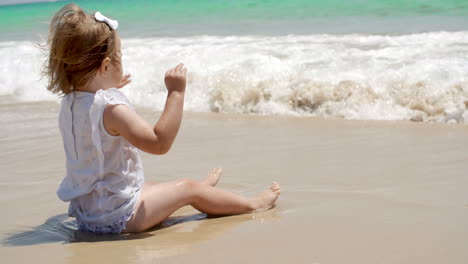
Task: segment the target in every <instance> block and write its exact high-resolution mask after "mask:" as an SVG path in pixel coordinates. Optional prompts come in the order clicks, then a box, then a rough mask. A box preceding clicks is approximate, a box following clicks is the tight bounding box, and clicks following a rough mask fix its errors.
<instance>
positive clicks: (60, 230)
mask: <svg viewBox="0 0 468 264" xmlns="http://www.w3.org/2000/svg"><path fill="white" fill-rule="evenodd" d="M206 218H207V215H206V214H203V213H199V214H192V215H187V216H174V217H169V218H167V219H166V220H164V221H163V222H161V223H160V224H158V225H156V226H155V227H153V228H151V229H150V230H148V231H147V232H143V233H138V234H123V235H100V234H94V233H91V232H84V231H80V230H78V227H77V224H76V221H75V220H74V219H72V218H69V217H68V216H67V214H60V215H56V216H52V217H50V218H49V219H47V220H46V221H45V223H44V224H42V225H39V226H37V227H33V228H32V229H31V230H26V231H22V232H18V233H13V234H8V236H7V237H6V238H5V239H4V240H3V241H2V245H3V246H6V247H15V246H32V245H39V244H48V243H60V242H61V243H64V244H65V243H79V242H100V241H117V240H133V239H142V238H146V237H151V236H153V235H154V234H153V233H152V232H151V231H157V230H160V229H164V228H168V227H171V226H173V225H177V224H181V223H185V222H191V221H199V220H202V219H206Z"/></svg>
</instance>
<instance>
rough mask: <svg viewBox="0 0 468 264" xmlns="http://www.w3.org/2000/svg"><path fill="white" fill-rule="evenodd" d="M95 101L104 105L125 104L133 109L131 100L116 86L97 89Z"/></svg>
mask: <svg viewBox="0 0 468 264" xmlns="http://www.w3.org/2000/svg"><path fill="white" fill-rule="evenodd" d="M94 102H95V103H97V104H102V105H107V104H112V105H117V104H124V105H128V106H129V107H130V108H132V109H133V105H132V104H131V103H130V100H128V98H127V96H126V95H125V94H124V93H122V92H121V91H119V90H118V89H116V88H111V89H107V90H99V91H97V92H96V95H95V98H94Z"/></svg>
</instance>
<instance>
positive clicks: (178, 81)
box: [103, 64, 186, 154]
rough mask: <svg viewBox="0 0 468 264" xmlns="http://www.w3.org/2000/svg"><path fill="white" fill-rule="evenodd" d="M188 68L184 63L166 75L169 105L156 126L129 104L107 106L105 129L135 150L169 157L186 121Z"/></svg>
mask: <svg viewBox="0 0 468 264" xmlns="http://www.w3.org/2000/svg"><path fill="white" fill-rule="evenodd" d="M185 76H186V69H185V68H183V64H179V65H177V66H176V67H175V68H173V69H171V70H169V71H167V72H166V76H165V78H164V82H165V84H166V88H167V91H168V95H167V99H166V105H165V107H164V111H163V112H162V114H161V117H160V118H159V120H158V122H157V123H156V125H155V126H154V127H151V125H150V124H149V123H148V122H146V121H145V120H144V119H143V118H141V117H140V116H139V115H138V114H137V113H135V112H134V111H133V110H131V109H130V108H129V107H128V106H126V105H107V106H106V109H105V110H104V121H103V122H104V127H105V129H106V130H107V131H108V132H109V133H110V134H111V135H116V136H117V135H121V136H123V137H124V138H125V139H126V140H128V142H130V143H131V144H132V145H134V146H135V147H137V148H139V149H141V150H143V151H145V152H148V153H152V154H165V153H167V152H168V151H169V149H170V148H171V146H172V143H173V142H174V140H175V137H176V136H177V133H178V131H179V128H180V123H181V122H182V112H183V107H184V94H185V86H186V77H185Z"/></svg>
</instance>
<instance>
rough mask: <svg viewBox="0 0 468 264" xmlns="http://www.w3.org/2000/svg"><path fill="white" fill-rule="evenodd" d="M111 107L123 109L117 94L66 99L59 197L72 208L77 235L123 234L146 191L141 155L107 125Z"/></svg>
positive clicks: (76, 95)
mask: <svg viewBox="0 0 468 264" xmlns="http://www.w3.org/2000/svg"><path fill="white" fill-rule="evenodd" d="M107 104H125V105H128V106H130V107H131V108H132V109H133V106H132V105H131V104H130V102H129V101H128V99H127V98H126V96H125V95H124V94H123V93H121V92H120V91H119V90H117V89H114V88H112V89H108V90H99V91H98V92H96V93H95V94H94V93H87V92H79V91H75V92H72V93H70V94H68V95H66V96H65V97H64V98H63V99H62V108H61V111H60V115H59V127H60V132H61V133H62V138H63V145H64V149H65V155H66V160H67V162H66V167H67V174H66V176H65V178H64V179H63V181H62V183H61V184H60V187H59V189H58V191H57V195H58V196H59V198H60V199H61V200H63V201H65V202H68V201H69V202H70V206H69V210H68V214H69V215H70V216H72V217H75V218H76V220H77V222H78V226H79V229H81V230H86V231H91V232H95V233H120V232H121V231H122V230H123V229H125V224H126V222H127V221H128V219H130V217H131V215H132V213H133V210H134V207H135V204H136V201H137V200H138V196H139V194H140V190H141V188H142V185H143V181H144V176H143V166H142V163H141V159H140V156H139V152H138V149H137V148H136V147H134V146H133V145H131V144H130V143H129V142H128V141H127V140H125V139H124V138H123V137H121V136H112V135H110V134H109V133H108V132H107V131H106V129H105V128H104V124H103V113H104V109H105V107H106V105H107Z"/></svg>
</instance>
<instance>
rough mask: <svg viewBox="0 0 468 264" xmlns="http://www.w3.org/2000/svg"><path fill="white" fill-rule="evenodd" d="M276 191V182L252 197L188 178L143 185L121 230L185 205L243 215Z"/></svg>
mask: <svg viewBox="0 0 468 264" xmlns="http://www.w3.org/2000/svg"><path fill="white" fill-rule="evenodd" d="M279 194H280V187H279V185H278V184H277V183H273V184H272V185H271V186H270V188H269V189H267V190H265V191H264V192H262V193H260V194H259V195H257V196H256V197H254V198H245V197H242V196H239V195H236V194H233V193H230V192H226V191H223V190H220V189H217V188H215V187H212V186H210V185H206V184H205V183H200V182H196V181H192V180H190V179H181V180H177V181H173V182H167V183H160V184H156V185H153V184H145V185H144V186H143V189H142V191H141V194H140V198H139V201H138V202H137V204H136V207H135V213H134V215H133V216H132V218H130V220H129V221H128V222H127V226H126V229H125V230H124V231H123V232H122V233H127V232H141V231H144V230H146V229H148V228H151V227H153V226H155V225H157V224H158V223H160V222H161V221H163V220H164V219H166V218H167V217H168V216H170V215H171V214H172V213H173V212H174V211H176V210H177V209H179V208H181V207H183V206H186V205H192V206H193V207H195V208H196V209H198V210H199V211H201V212H203V213H206V214H210V215H233V214H243V213H248V212H251V211H254V210H256V209H261V208H268V207H270V206H272V205H273V204H274V202H275V201H276V199H277V198H278V195H279Z"/></svg>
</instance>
